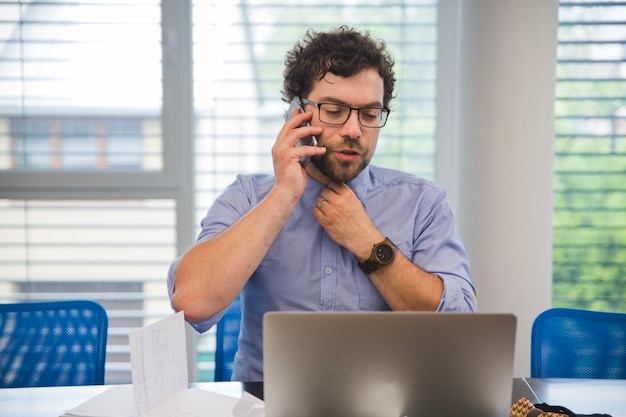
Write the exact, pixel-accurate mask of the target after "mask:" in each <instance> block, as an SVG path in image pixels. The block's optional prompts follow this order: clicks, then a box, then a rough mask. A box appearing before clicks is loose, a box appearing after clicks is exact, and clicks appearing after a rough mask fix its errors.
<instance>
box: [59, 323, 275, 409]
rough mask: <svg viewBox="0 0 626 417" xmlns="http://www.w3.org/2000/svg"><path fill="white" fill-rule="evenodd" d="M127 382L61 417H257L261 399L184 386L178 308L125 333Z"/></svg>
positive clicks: (184, 356) (182, 329) (182, 335)
mask: <svg viewBox="0 0 626 417" xmlns="http://www.w3.org/2000/svg"><path fill="white" fill-rule="evenodd" d="M129 339H130V359H131V367H132V380H133V383H132V385H116V386H113V387H111V388H110V389H108V390H106V391H104V392H102V393H101V394H98V395H96V396H94V397H93V398H91V399H89V400H87V401H85V402H84V403H82V404H80V405H79V406H77V407H75V408H73V409H71V410H67V411H66V413H65V414H63V415H62V416H61V417H73V416H77V417H233V413H234V410H235V408H237V413H235V414H234V417H263V416H264V414H265V412H264V406H263V401H261V400H259V399H258V398H256V397H253V396H252V395H250V394H248V393H246V392H244V395H243V396H242V398H241V399H239V398H235V397H231V396H228V395H224V394H218V393H214V392H209V391H205V390H202V389H199V388H189V387H188V386H189V385H188V377H187V347H186V339H185V322H184V316H183V313H182V312H179V313H176V314H174V315H172V316H171V317H168V318H165V319H163V320H160V321H158V322H156V323H154V324H151V325H149V326H146V327H144V328H143V329H140V330H137V331H135V332H133V333H131V334H130V335H129Z"/></svg>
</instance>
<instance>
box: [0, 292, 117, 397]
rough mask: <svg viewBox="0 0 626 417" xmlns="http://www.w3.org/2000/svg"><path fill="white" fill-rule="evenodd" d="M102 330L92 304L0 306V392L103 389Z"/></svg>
mask: <svg viewBox="0 0 626 417" xmlns="http://www.w3.org/2000/svg"><path fill="white" fill-rule="evenodd" d="M107 331H108V317H107V313H106V311H105V310H104V308H103V307H102V306H101V305H100V304H98V303H96V302H94V301H88V300H70V301H50V302H25V303H16V304H0V388H15V387H45V386H67V385H102V384H104V364H105V356H106V342H107Z"/></svg>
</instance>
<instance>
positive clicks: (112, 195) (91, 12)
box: [0, 0, 178, 384]
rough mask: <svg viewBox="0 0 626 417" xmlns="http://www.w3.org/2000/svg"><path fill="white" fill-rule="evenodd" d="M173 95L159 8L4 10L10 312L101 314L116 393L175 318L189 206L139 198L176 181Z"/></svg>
mask: <svg viewBox="0 0 626 417" xmlns="http://www.w3.org/2000/svg"><path fill="white" fill-rule="evenodd" d="M161 84H162V71H161V13H160V4H159V2H158V1H157V0H134V1H128V2H108V1H93V0H91V1H0V288H1V289H2V291H0V302H21V301H40V300H52V299H75V298H89V299H94V300H96V301H98V302H100V303H101V304H102V305H103V306H104V307H105V308H106V310H107V313H108V315H109V338H108V346H107V362H106V375H105V383H108V384H115V383H126V382H130V379H131V378H130V357H129V348H128V333H129V332H131V331H133V330H135V329H137V328H140V327H143V326H144V325H146V324H148V323H150V322H151V321H153V320H156V319H159V318H162V317H164V316H165V315H166V314H170V313H171V308H170V306H169V301H168V298H167V293H166V290H165V271H166V270H167V266H168V265H169V262H170V260H171V259H173V258H174V257H175V255H176V252H177V250H176V226H177V225H176V220H175V219H176V210H177V207H178V205H177V203H176V201H175V199H173V198H172V196H171V194H169V193H167V192H165V191H164V190H163V189H162V187H161V186H160V185H159V184H158V183H154V184H151V183H150V181H144V183H145V184H146V186H145V187H144V186H142V187H137V188H136V189H129V188H128V185H129V184H133V182H135V181H136V178H137V177H138V176H140V175H142V174H145V173H156V172H160V171H162V170H163V169H164V156H163V148H164V146H163V135H162V122H161V111H162V88H161ZM112 174H115V175H112ZM142 178H143V177H142Z"/></svg>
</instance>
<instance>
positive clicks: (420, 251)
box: [168, 165, 476, 381]
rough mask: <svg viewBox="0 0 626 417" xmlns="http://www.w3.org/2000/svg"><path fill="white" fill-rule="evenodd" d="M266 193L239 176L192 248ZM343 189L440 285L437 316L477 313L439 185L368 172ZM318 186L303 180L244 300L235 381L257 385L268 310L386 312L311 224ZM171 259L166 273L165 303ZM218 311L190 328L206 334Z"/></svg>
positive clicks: (346, 258) (262, 177)
mask: <svg viewBox="0 0 626 417" xmlns="http://www.w3.org/2000/svg"><path fill="white" fill-rule="evenodd" d="M273 186H274V177H273V176H272V175H266V174H257V175H240V176H238V177H237V179H236V180H235V182H233V183H232V184H231V185H230V186H229V187H227V188H226V189H225V190H224V192H223V193H222V194H221V195H220V196H219V197H218V198H217V200H216V201H215V203H214V204H213V205H212V207H211V208H210V209H209V211H208V213H207V215H206V217H205V218H204V220H203V221H202V231H201V232H200V235H199V237H198V241H201V240H205V239H208V238H210V237H212V236H216V235H218V234H219V233H221V232H222V231H224V230H225V229H226V228H228V227H229V226H230V225H232V224H233V223H235V222H236V221H237V220H238V219H239V218H241V217H242V216H243V215H244V214H245V213H247V212H248V211H249V210H251V209H252V208H253V207H255V206H256V205H257V204H258V203H259V202H261V200H263V198H265V196H266V195H267V194H268V193H269V192H270V190H271V189H272V187H273ZM348 186H350V188H351V189H352V190H353V191H354V192H355V194H356V195H357V197H358V198H359V200H360V201H361V203H362V204H363V207H364V208H365V210H366V211H367V213H368V215H369V216H370V218H371V219H372V220H373V222H374V224H375V225H376V227H377V228H378V229H379V230H380V231H381V232H382V233H383V234H384V235H385V236H387V237H389V239H391V241H392V242H394V244H395V245H396V246H397V247H398V249H399V250H400V251H401V252H402V253H403V254H404V255H405V256H406V257H407V258H409V259H411V260H412V261H413V262H414V263H415V264H416V265H418V266H419V267H421V268H422V269H424V270H425V271H427V272H430V273H432V274H435V275H438V276H439V277H440V278H441V279H442V280H443V283H444V292H443V296H442V298H441V301H440V303H439V307H438V310H439V311H475V310H476V298H475V290H474V287H473V285H472V283H471V280H470V273H469V265H468V259H467V253H466V251H465V249H464V247H463V244H462V242H461V239H460V237H459V234H458V232H457V229H456V226H455V222H454V215H453V213H452V210H451V209H450V207H449V204H448V202H447V200H446V193H445V191H444V190H443V189H442V188H441V187H439V186H438V185H436V184H434V183H433V182H431V181H428V180H425V179H423V178H419V177H416V176H414V175H410V174H407V173H404V172H400V171H396V170H391V169H386V168H381V167H376V166H372V165H369V166H368V167H367V168H366V169H364V170H363V172H361V173H360V174H359V175H358V176H357V177H356V178H355V179H354V180H352V181H351V182H349V183H348ZM323 188H324V185H322V184H320V183H318V182H316V181H315V180H313V179H311V178H309V180H308V183H307V186H306V189H305V191H304V193H303V194H302V197H301V198H300V200H299V201H298V203H297V204H296V206H295V208H294V210H293V212H292V213H291V216H290V217H289V219H288V220H287V223H286V224H285V225H284V227H283V229H282V231H281V232H280V234H279V235H278V237H277V239H276V241H275V242H274V243H273V244H272V246H271V247H270V249H269V251H268V252H267V255H266V256H265V258H264V259H263V261H262V262H261V264H260V265H259V267H258V268H257V270H256V271H255V272H254V274H253V275H252V276H251V277H250V279H249V280H248V282H247V284H246V285H245V287H244V289H243V291H242V293H241V303H242V312H243V313H242V314H243V317H242V324H241V333H240V339H239V350H238V352H237V354H236V357H235V367H234V372H233V379H234V380H242V381H260V380H262V379H263V352H262V345H263V343H262V337H263V330H262V319H263V314H264V313H266V312H268V311H275V310H320V311H343V310H357V311H358V310H390V307H389V305H387V303H386V302H385V300H384V299H383V297H382V296H381V295H380V293H379V292H378V291H377V290H376V288H375V287H374V285H373V284H372V283H371V281H370V280H369V278H368V277H367V275H365V274H364V273H363V272H362V271H361V270H360V269H359V267H358V266H357V262H358V261H357V259H356V258H355V257H354V255H353V254H352V253H350V252H349V251H348V250H347V249H345V248H343V247H341V246H339V245H338V244H336V243H335V242H334V241H333V240H332V239H331V238H330V237H329V236H328V235H327V234H326V232H325V231H324V229H323V228H322V227H321V226H320V224H319V223H318V222H317V220H316V219H315V218H314V217H313V214H312V210H313V206H314V204H315V200H316V199H317V198H318V197H319V195H320V192H321V191H322V189H323ZM242 256H245V254H242ZM178 261H179V260H176V261H174V263H173V264H172V266H171V268H170V271H169V277H168V289H169V293H170V296H171V294H172V291H173V288H174V279H175V273H176V267H177V265H178ZM206 267H207V268H210V267H211V265H207V266H206ZM223 313H224V312H221V313H220V314H217V315H215V316H213V317H209V318H208V319H206V320H204V321H202V322H198V323H191V324H192V326H194V328H196V330H198V331H199V332H204V331H206V330H208V329H209V328H210V327H212V326H213V325H214V324H215V323H217V321H219V319H220V318H221V317H222V315H223Z"/></svg>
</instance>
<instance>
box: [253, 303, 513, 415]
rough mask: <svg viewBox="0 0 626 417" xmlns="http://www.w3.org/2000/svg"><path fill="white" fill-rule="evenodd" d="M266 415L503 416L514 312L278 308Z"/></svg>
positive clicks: (270, 323)
mask: <svg viewBox="0 0 626 417" xmlns="http://www.w3.org/2000/svg"><path fill="white" fill-rule="evenodd" d="M263 325H264V328H263V332H264V342H263V344H264V399H265V411H266V416H267V417H320V416H324V417H333V416H337V417H404V416H406V417H432V416H444V417H445V416H457V415H458V416H464V417H474V416H475V417H505V416H507V415H508V410H509V407H510V406H511V389H512V381H513V359H514V345H515V328H516V318H515V316H513V315H512V314H463V313H422V312H271V313H267V314H266V315H265V317H264V324H263Z"/></svg>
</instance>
